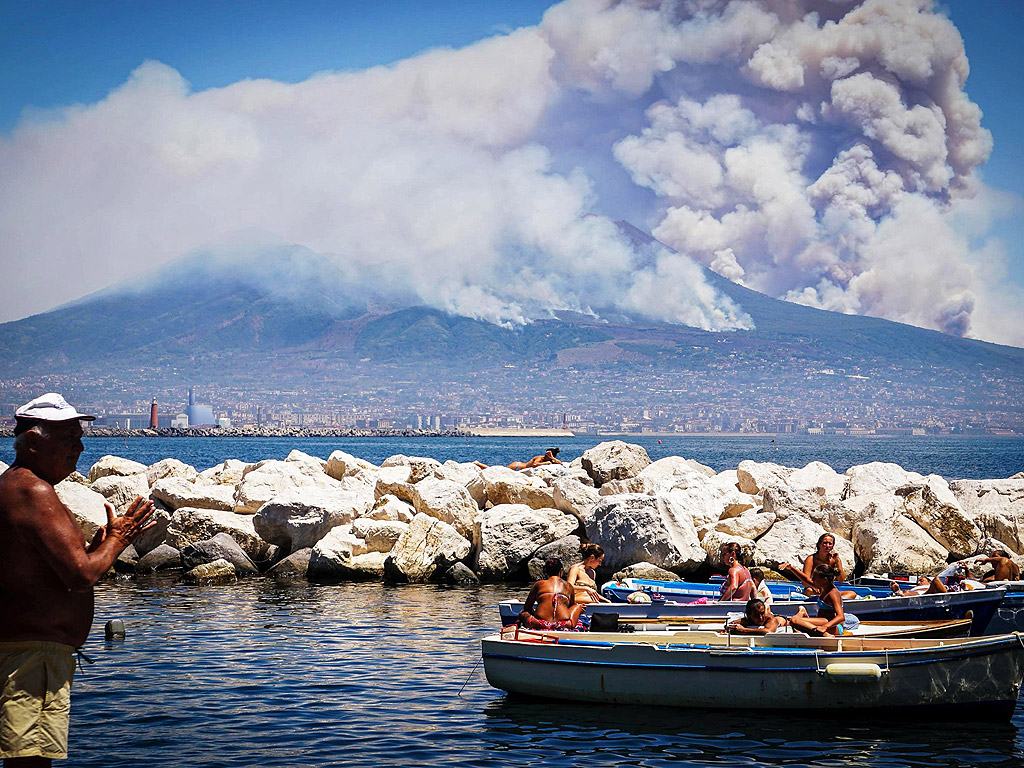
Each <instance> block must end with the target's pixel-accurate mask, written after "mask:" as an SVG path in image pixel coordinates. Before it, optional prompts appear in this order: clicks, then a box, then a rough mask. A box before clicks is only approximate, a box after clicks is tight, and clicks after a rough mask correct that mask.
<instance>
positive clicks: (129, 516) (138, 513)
mask: <svg viewBox="0 0 1024 768" xmlns="http://www.w3.org/2000/svg"><path fill="white" fill-rule="evenodd" d="M103 506H104V508H105V509H106V510H107V524H106V525H105V526H103V528H101V529H100V530H99V531H97V532H96V535H97V536H99V535H100V532H102V533H103V537H102V538H100V539H99V541H102V540H103V539H104V538H106V537H107V536H116V537H117V538H119V539H121V540H122V541H124V542H125V543H126V544H131V543H132V541H133V540H134V539H135V537H136V536H138V535H139V534H140V533H142V532H143V531H147V530H149V529H150V528H152V527H153V526H154V525H156V521H155V520H154V521H153V522H151V523H149V524H148V525H147V524H146V520H148V519H149V516H150V515H152V514H153V502H152V501H149V500H148V499H143V498H142V497H141V496H136V497H135V501H133V502H132V503H131V506H129V507H128V509H127V510H126V511H125V513H124V515H123V516H121V517H114V508H113V507H112V506H110V505H109V504H104V505H103ZM96 546H99V542H97V540H96V539H93V544H92V547H96ZM92 547H90V551H91V550H92Z"/></svg>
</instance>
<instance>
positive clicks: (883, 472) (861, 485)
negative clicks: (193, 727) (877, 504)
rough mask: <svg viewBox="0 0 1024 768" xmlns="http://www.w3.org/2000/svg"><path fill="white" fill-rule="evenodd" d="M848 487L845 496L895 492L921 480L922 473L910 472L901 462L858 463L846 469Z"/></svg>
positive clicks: (845, 497) (922, 478) (844, 492)
mask: <svg viewBox="0 0 1024 768" xmlns="http://www.w3.org/2000/svg"><path fill="white" fill-rule="evenodd" d="M846 477H847V480H846V489H845V490H844V491H843V496H842V497H843V498H844V499H848V498H850V497H852V496H870V495H879V494H884V493H895V492H896V489H897V488H899V487H901V486H904V485H907V484H908V483H914V482H921V481H923V480H924V477H923V476H922V475H919V474H917V473H916V472H908V471H907V470H905V469H904V468H903V467H901V466H900V465H899V464H891V463H887V462H882V461H873V462H870V463H869V464H858V465H857V466H855V467H850V468H849V469H848V470H846Z"/></svg>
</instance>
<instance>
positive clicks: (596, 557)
mask: <svg viewBox="0 0 1024 768" xmlns="http://www.w3.org/2000/svg"><path fill="white" fill-rule="evenodd" d="M580 553H581V554H582V555H583V562H582V563H577V564H576V565H574V566H573V567H572V568H570V569H569V576H568V578H567V579H566V581H568V582H569V584H570V585H571V586H572V588H573V591H574V592H575V594H576V602H577V603H610V602H611V600H608V599H606V598H604V597H602V596H601V593H600V592H598V591H597V581H596V579H597V568H599V567H600V565H601V561H602V560H604V550H603V549H601V545H600V544H593V543H588V544H584V545H583V546H582V547H580Z"/></svg>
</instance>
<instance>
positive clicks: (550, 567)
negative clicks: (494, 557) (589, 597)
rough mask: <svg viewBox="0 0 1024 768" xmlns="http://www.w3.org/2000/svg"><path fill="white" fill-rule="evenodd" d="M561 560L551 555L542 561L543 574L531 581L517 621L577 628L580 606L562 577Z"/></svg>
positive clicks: (535, 625)
mask: <svg viewBox="0 0 1024 768" xmlns="http://www.w3.org/2000/svg"><path fill="white" fill-rule="evenodd" d="M563 572H564V570H563V568H562V561H561V560H559V559H558V558H557V557H552V558H549V559H547V560H545V561H544V577H545V578H543V579H541V580H540V581H538V582H536V583H535V584H534V585H533V588H532V589H530V594H529V595H528V596H527V598H526V604H525V605H524V606H523V610H522V611H520V613H519V625H520V626H522V627H526V628H527V629H546V630H555V629H562V630H565V629H580V628H581V627H582V625H581V623H580V614H581V613H583V606H582V605H579V604H577V603H576V596H575V595H574V594H573V589H572V587H571V586H569V582H567V581H566V580H565V579H563V578H562V573H563Z"/></svg>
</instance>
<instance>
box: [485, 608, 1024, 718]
mask: <svg viewBox="0 0 1024 768" xmlns="http://www.w3.org/2000/svg"><path fill="white" fill-rule="evenodd" d="M666 635H667V636H666V637H664V638H659V637H649V636H641V637H640V639H639V640H637V639H634V638H630V639H624V636H623V635H620V634H600V633H587V634H580V633H564V632H529V631H525V630H518V629H516V628H511V627H507V628H506V629H505V630H503V631H502V633H501V634H495V635H490V636H488V637H485V638H484V639H483V640H482V654H483V664H484V671H485V673H486V675H487V681H488V682H489V683H490V684H491V685H492V686H494V687H495V688H499V689H501V690H504V691H508V692H510V693H514V694H525V695H530V696H540V697H544V698H555V699H571V700H575V701H592V702H603V703H614V704H643V705H665V706H675V707H694V708H708V709H774V710H778V709H786V710H814V711H818V712H822V711H830V710H831V711H833V712H836V713H842V714H844V715H849V714H853V713H859V714H874V713H880V712H883V711H885V710H894V711H897V712H899V714H900V717H901V718H906V717H908V716H929V717H939V718H946V717H955V718H957V719H972V720H973V719H983V720H997V719H998V720H1009V719H1010V718H1011V717H1012V715H1013V711H1014V707H1015V706H1016V703H1017V697H1018V695H1019V694H1020V689H1021V684H1022V682H1024V640H1022V635H1021V634H1020V633H1013V634H1009V635H998V636H992V637H983V638H965V639H959V638H955V639H948V640H912V639H877V638H865V637H843V638H810V637H806V636H794V635H790V636H786V635H781V634H773V635H766V636H749V635H744V636H737V635H731V636H729V635H724V636H723V635H718V634H710V633H709V634H708V635H706V636H702V637H699V638H697V637H695V636H689V634H688V633H666ZM695 640H697V641H698V642H694V641H695Z"/></svg>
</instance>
